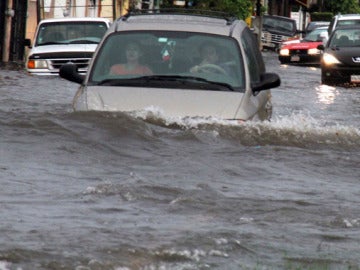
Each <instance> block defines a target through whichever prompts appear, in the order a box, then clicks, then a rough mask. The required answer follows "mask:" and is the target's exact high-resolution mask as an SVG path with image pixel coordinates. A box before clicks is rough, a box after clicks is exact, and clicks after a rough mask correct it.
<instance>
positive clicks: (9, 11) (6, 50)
mask: <svg viewBox="0 0 360 270" xmlns="http://www.w3.org/2000/svg"><path fill="white" fill-rule="evenodd" d="M5 15H6V17H5V28H4V29H5V33H4V43H3V46H2V47H3V51H2V61H3V62H5V63H7V62H9V56H10V40H11V21H12V17H13V16H14V15H15V12H14V10H13V3H12V0H6V11H5Z"/></svg>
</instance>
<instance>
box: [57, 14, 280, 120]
mask: <svg viewBox="0 0 360 270" xmlns="http://www.w3.org/2000/svg"><path fill="white" fill-rule="evenodd" d="M184 12H185V11H183V10H181V9H179V11H169V10H157V12H156V13H154V12H153V11H151V10H140V11H134V12H129V13H128V14H127V15H125V16H123V17H121V18H120V19H118V20H116V22H114V23H113V25H112V26H111V27H110V29H109V31H108V32H107V34H106V35H105V36H104V39H103V40H102V42H101V43H100V45H99V47H98V49H97V50H96V52H95V54H94V57H93V59H92V62H91V65H90V67H89V71H88V73H87V75H86V76H85V77H84V76H81V75H80V74H79V73H78V72H77V71H76V66H75V65H74V64H68V65H64V66H62V67H61V69H60V76H61V77H63V78H65V79H68V80H70V81H73V82H77V83H79V84H81V85H80V87H79V90H78V92H77V94H76V95H75V98H74V102H73V104H74V109H75V110H76V111H117V112H119V111H120V112H134V111H135V112H136V111H149V110H150V112H152V115H153V110H155V111H156V112H157V113H158V112H161V115H163V116H164V117H176V118H178V117H215V118H219V119H229V120H230V119H231V120H257V119H259V120H265V119H268V118H269V117H270V116H271V108H272V107H271V100H270V98H271V93H270V89H271V88H274V87H277V86H279V85H280V78H279V76H278V75H277V74H274V73H267V72H266V70H265V64H264V61H263V58H262V55H261V52H260V49H259V46H258V43H257V41H256V39H255V36H254V34H253V33H252V32H251V30H250V28H249V27H248V26H247V24H246V23H245V22H244V21H242V20H238V19H236V18H235V17H230V16H228V15H227V14H222V13H216V12H206V13H204V12H202V13H200V11H196V10H194V11H192V10H186V14H184Z"/></svg>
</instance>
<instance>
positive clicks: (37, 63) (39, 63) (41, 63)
mask: <svg viewBox="0 0 360 270" xmlns="http://www.w3.org/2000/svg"><path fill="white" fill-rule="evenodd" d="M27 67H28V68H29V69H44V68H48V64H47V62H46V60H34V59H30V60H29V61H28V64H27Z"/></svg>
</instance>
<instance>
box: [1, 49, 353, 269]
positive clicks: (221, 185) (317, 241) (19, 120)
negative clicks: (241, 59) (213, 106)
mask: <svg viewBox="0 0 360 270" xmlns="http://www.w3.org/2000/svg"><path fill="white" fill-rule="evenodd" d="M264 57H265V62H266V66H267V70H268V71H271V72H276V73H278V74H279V75H280V77H281V80H282V85H281V87H279V88H277V89H273V90H272V96H273V100H272V102H273V107H274V108H273V117H272V121H271V122H247V123H244V124H235V123H228V122H224V121H221V120H217V119H165V118H163V117H161V115H160V116H159V115H157V114H156V113H154V115H153V116H152V117H149V116H144V113H143V112H137V113H134V114H133V115H127V114H123V113H117V114H115V113H74V112H73V110H72V106H71V102H72V99H73V96H74V95H75V92H76V90H77V85H76V84H73V83H70V82H68V81H65V80H62V79H60V78H58V77H54V78H48V77H34V76H29V75H27V74H26V73H25V72H24V71H14V70H4V69H2V70H0V93H1V95H0V134H1V135H0V180H1V183H2V188H1V190H0V220H1V223H0V224H1V226H0V243H1V247H0V269H1V270H3V269H4V270H20V269H21V270H28V269H29V270H33V269H37V270H49V269H54V270H55V269H56V270H58V269H62V270H70V269H71V270H100V269H101V270H102V269H104V270H153V269H154V270H155V269H159V270H160V269H161V270H164V269H171V270H173V269H181V270H185V269H186V270H190V269H194V270H195V269H201V270H202V269H219V270H220V269H360V256H359V254H360V246H359V242H360V208H359V205H360V189H359V185H360V167H359V164H360V125H359V123H360V106H359V105H360V88H343V87H329V86H326V85H321V84H320V69H319V68H314V67H301V66H300V67H297V66H286V65H279V62H278V60H277V58H276V57H277V56H276V54H274V53H271V52H265V53H264ZM145 118H146V119H145Z"/></svg>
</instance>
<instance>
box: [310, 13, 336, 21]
mask: <svg viewBox="0 0 360 270" xmlns="http://www.w3.org/2000/svg"><path fill="white" fill-rule="evenodd" d="M310 17H311V21H313V22H314V21H331V18H332V17H333V14H332V13H331V12H312V13H311V14H310Z"/></svg>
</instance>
